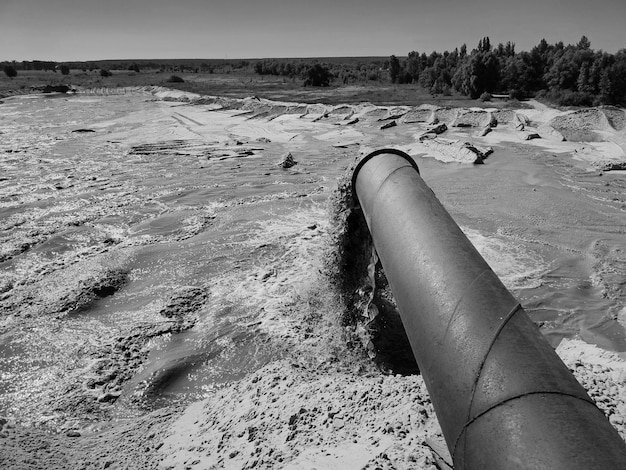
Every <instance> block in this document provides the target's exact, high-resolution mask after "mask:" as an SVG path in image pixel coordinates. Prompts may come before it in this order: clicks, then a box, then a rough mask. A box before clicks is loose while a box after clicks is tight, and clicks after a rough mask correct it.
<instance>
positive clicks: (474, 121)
mask: <svg viewBox="0 0 626 470" xmlns="http://www.w3.org/2000/svg"><path fill="white" fill-rule="evenodd" d="M497 123H498V121H497V120H496V118H495V117H494V116H493V115H492V114H491V113H490V112H489V111H485V110H481V111H464V110H463V111H460V113H459V115H458V116H457V118H456V119H455V120H454V122H453V123H452V127H486V126H491V127H494V126H496V124H497Z"/></svg>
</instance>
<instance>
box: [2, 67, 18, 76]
mask: <svg viewBox="0 0 626 470" xmlns="http://www.w3.org/2000/svg"><path fill="white" fill-rule="evenodd" d="M4 73H5V74H6V76H7V77H9V78H13V77H17V70H16V69H15V67H13V66H12V65H5V66H4Z"/></svg>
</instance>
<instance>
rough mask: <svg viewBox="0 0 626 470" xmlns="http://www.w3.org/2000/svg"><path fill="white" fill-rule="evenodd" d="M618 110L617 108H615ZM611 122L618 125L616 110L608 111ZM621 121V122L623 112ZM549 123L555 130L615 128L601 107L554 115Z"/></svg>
mask: <svg viewBox="0 0 626 470" xmlns="http://www.w3.org/2000/svg"><path fill="white" fill-rule="evenodd" d="M617 111H619V110H617ZM609 113H610V114H611V117H612V120H613V122H615V123H616V124H618V125H619V120H620V119H619V115H618V113H617V112H614V111H612V110H611V111H609ZM621 114H622V122H623V119H624V118H623V112H622V113H621ZM549 124H550V125H551V126H552V127H554V128H555V129H557V130H563V129H564V130H588V131H614V130H615V128H614V127H613V125H612V124H611V121H610V120H609V118H608V117H607V113H606V112H605V110H604V109H603V108H587V109H581V110H578V111H572V112H571V113H567V114H563V115H561V116H556V117H554V118H553V119H551V120H550V122H549Z"/></svg>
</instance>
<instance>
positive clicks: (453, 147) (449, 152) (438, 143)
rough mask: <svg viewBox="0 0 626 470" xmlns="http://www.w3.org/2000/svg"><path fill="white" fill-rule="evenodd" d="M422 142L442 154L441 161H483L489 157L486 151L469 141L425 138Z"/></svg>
mask: <svg viewBox="0 0 626 470" xmlns="http://www.w3.org/2000/svg"><path fill="white" fill-rule="evenodd" d="M422 144H423V145H424V146H425V147H427V148H428V149H429V150H434V151H435V152H437V153H439V154H441V155H442V156H443V158H442V159H441V161H451V162H458V163H483V160H484V159H485V158H486V157H487V155H486V152H483V151H481V150H479V149H478V148H476V147H475V146H474V145H472V144H470V143H469V142H461V141H458V140H447V139H424V140H422Z"/></svg>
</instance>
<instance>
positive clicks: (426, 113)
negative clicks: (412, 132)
mask: <svg viewBox="0 0 626 470" xmlns="http://www.w3.org/2000/svg"><path fill="white" fill-rule="evenodd" d="M433 119H434V113H433V110H432V109H431V108H423V107H421V106H420V107H419V108H412V109H411V110H410V111H408V112H407V113H406V114H405V115H404V116H403V117H402V122H403V123H404V124H411V123H417V122H432V121H433Z"/></svg>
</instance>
